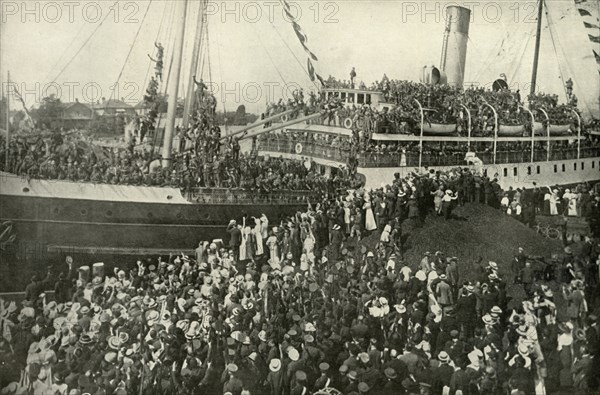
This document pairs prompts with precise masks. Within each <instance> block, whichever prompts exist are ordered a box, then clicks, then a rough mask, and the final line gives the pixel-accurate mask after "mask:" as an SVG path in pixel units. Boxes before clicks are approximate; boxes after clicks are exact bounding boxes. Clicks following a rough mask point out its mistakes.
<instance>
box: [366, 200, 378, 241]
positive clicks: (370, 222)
mask: <svg viewBox="0 0 600 395" xmlns="http://www.w3.org/2000/svg"><path fill="white" fill-rule="evenodd" d="M363 210H365V229H366V230H368V231H369V232H370V231H372V230H375V229H377V223H376V222H375V216H374V215H373V207H372V206H371V198H370V197H369V195H368V194H365V204H364V205H363Z"/></svg>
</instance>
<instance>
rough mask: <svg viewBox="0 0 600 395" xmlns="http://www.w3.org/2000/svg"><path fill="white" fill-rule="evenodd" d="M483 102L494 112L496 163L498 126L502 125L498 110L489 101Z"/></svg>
mask: <svg viewBox="0 0 600 395" xmlns="http://www.w3.org/2000/svg"><path fill="white" fill-rule="evenodd" d="M483 103H484V104H485V105H486V106H488V107H489V108H491V109H492V111H493V112H494V164H496V150H497V149H498V128H499V127H500V125H498V112H497V111H496V109H495V108H494V107H493V106H492V105H491V104H490V103H488V102H487V101H484V102H483Z"/></svg>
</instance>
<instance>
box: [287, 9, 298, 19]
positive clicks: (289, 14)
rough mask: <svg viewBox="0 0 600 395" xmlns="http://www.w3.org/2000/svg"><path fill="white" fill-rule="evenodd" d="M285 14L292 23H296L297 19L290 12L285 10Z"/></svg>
mask: <svg viewBox="0 0 600 395" xmlns="http://www.w3.org/2000/svg"><path fill="white" fill-rule="evenodd" d="M284 11H285V14H286V15H287V17H288V18H290V20H291V21H295V20H296V18H295V17H294V16H293V15H292V13H291V12H290V11H289V10H288V9H284Z"/></svg>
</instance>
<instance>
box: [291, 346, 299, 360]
mask: <svg viewBox="0 0 600 395" xmlns="http://www.w3.org/2000/svg"><path fill="white" fill-rule="evenodd" d="M288 357H290V359H291V360H292V361H297V360H299V359H300V353H298V350H296V349H295V348H291V349H290V350H289V351H288Z"/></svg>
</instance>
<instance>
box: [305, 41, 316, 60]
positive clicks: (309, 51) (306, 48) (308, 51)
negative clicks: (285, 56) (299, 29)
mask: <svg viewBox="0 0 600 395" xmlns="http://www.w3.org/2000/svg"><path fill="white" fill-rule="evenodd" d="M302 47H303V48H304V51H306V53H307V54H308V56H310V57H311V58H312V60H314V61H315V62H318V61H319V58H317V55H315V54H314V53H312V51H311V50H310V49H308V47H307V46H306V45H304V44H302Z"/></svg>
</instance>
